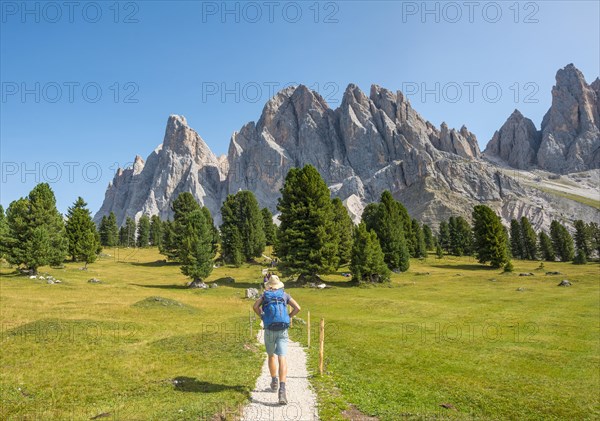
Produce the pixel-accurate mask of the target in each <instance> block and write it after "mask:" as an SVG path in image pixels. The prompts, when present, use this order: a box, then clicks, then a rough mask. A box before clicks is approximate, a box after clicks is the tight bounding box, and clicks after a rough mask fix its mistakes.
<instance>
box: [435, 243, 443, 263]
mask: <svg viewBox="0 0 600 421" xmlns="http://www.w3.org/2000/svg"><path fill="white" fill-rule="evenodd" d="M435 255H436V257H437V258H438V259H441V258H442V257H444V250H442V246H441V245H440V242H439V241H436V243H435Z"/></svg>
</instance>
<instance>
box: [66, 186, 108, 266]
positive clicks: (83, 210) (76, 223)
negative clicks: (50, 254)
mask: <svg viewBox="0 0 600 421" xmlns="http://www.w3.org/2000/svg"><path fill="white" fill-rule="evenodd" d="M66 233H67V239H68V244H69V245H68V250H69V255H70V256H71V259H72V260H73V261H83V262H85V263H86V266H87V264H88V263H92V262H93V261H94V260H95V256H96V255H97V254H98V253H99V252H100V250H101V245H100V235H99V234H98V232H97V230H96V224H94V221H93V220H92V216H91V212H90V211H89V210H88V209H87V203H85V201H84V200H83V198H81V197H78V198H77V200H76V201H75V203H74V204H73V206H72V207H70V208H69V209H68V210H67V223H66Z"/></svg>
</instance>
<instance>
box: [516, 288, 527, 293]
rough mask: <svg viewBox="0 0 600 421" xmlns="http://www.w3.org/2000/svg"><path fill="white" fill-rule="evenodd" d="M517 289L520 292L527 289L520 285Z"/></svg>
mask: <svg viewBox="0 0 600 421" xmlns="http://www.w3.org/2000/svg"><path fill="white" fill-rule="evenodd" d="M517 291H519V292H522V291H525V288H523V287H519V288H517Z"/></svg>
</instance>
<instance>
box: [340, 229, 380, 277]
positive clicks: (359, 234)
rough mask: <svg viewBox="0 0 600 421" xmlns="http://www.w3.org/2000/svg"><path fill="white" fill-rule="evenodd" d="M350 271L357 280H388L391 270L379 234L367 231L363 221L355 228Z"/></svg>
mask: <svg viewBox="0 0 600 421" xmlns="http://www.w3.org/2000/svg"><path fill="white" fill-rule="evenodd" d="M351 256H352V257H351V263H350V272H351V273H352V279H353V280H354V281H355V282H387V281H389V280H390V270H389V268H388V267H387V265H386V263H385V261H384V257H383V251H382V250H381V246H380V245H379V240H378V239H377V234H375V232H373V231H367V229H366V224H365V223H364V222H361V223H360V224H359V225H358V227H356V229H355V230H354V241H353V245H352V253H351Z"/></svg>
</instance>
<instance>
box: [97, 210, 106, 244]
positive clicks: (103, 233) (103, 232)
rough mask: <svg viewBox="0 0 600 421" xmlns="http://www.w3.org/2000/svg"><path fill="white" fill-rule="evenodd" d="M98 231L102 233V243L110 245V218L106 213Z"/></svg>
mask: <svg viewBox="0 0 600 421" xmlns="http://www.w3.org/2000/svg"><path fill="white" fill-rule="evenodd" d="M98 233H99V234H100V244H101V245H103V246H105V247H106V246H107V245H108V218H107V217H106V215H102V219H101V220H100V226H99V227H98Z"/></svg>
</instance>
